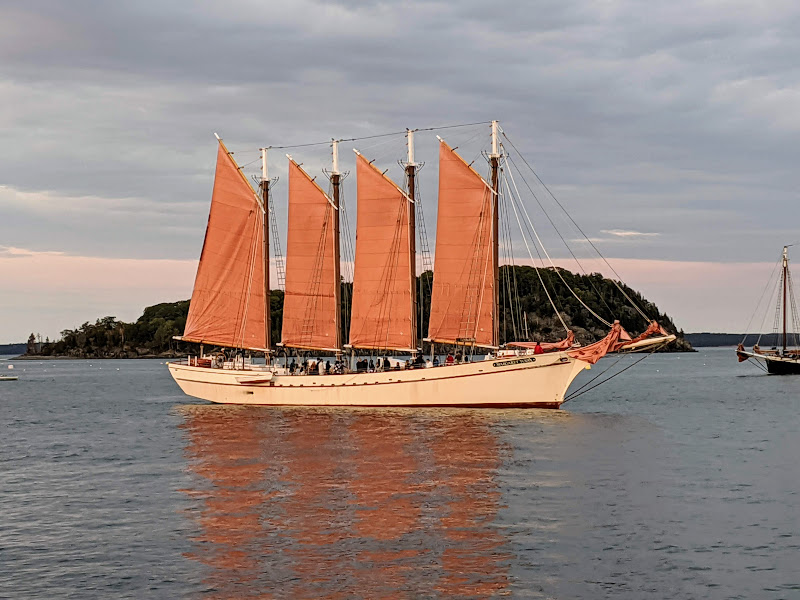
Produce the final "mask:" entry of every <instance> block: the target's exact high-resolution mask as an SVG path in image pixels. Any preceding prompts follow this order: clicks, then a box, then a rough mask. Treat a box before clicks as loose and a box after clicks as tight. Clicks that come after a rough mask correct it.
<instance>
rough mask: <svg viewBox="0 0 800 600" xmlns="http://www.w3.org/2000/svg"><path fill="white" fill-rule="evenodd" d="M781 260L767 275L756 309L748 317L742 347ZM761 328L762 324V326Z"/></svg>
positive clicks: (779, 260)
mask: <svg viewBox="0 0 800 600" xmlns="http://www.w3.org/2000/svg"><path fill="white" fill-rule="evenodd" d="M781 260H782V259H778V260H777V261H776V262H775V266H774V267H772V272H771V273H770V274H769V279H768V280H767V285H765V286H764V289H763V290H762V291H761V296H760V297H759V299H758V304H756V308H755V310H754V311H753V314H752V315H750V320H749V321H748V322H747V326H746V327H745V328H744V337H743V338H742V345H744V343H745V341H746V340H747V335H748V330H749V329H750V325H751V324H752V323H753V319H754V318H755V316H756V313H757V312H758V309H759V308H760V307H761V301H762V300H764V294H766V293H767V290H768V289H769V288H770V287H771V286H770V283H771V282H772V278H773V277H775V271H776V270H777V269H778V265H780V264H781ZM762 327H763V324H762Z"/></svg>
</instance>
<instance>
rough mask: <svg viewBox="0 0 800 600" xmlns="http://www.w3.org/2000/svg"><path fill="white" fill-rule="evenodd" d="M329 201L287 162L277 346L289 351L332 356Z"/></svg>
mask: <svg viewBox="0 0 800 600" xmlns="http://www.w3.org/2000/svg"><path fill="white" fill-rule="evenodd" d="M335 213H336V210H335V209H334V207H333V204H332V202H331V200H330V199H329V198H328V196H327V195H326V194H325V192H323V191H322V189H321V188H320V187H319V186H318V185H317V184H316V183H314V181H313V180H312V179H311V178H310V177H309V176H308V174H307V173H306V172H305V171H303V169H301V168H300V166H299V165H298V164H297V163H296V162H294V161H293V160H291V159H290V160H289V233H288V237H287V241H286V288H285V295H284V299H283V329H282V333H281V342H282V344H283V345H284V346H290V347H292V348H306V349H309V350H337V349H338V345H339V338H338V336H337V335H336V333H337V332H336V327H337V323H338V319H337V318H336V317H337V315H336V310H337V309H336V300H335V289H336V288H335V286H336V285H338V282H337V281H335V277H334V261H335V260H336V257H335V256H334V251H335V250H334V218H336V215H335Z"/></svg>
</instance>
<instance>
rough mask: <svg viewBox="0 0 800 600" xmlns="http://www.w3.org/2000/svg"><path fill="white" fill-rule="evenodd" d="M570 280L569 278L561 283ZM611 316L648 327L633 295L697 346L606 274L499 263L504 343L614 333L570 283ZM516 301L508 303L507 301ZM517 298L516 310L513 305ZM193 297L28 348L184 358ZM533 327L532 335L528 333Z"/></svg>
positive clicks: (278, 312) (278, 317)
mask: <svg viewBox="0 0 800 600" xmlns="http://www.w3.org/2000/svg"><path fill="white" fill-rule="evenodd" d="M540 277H541V279H542V280H544V282H545V285H547V289H548V291H549V292H550V295H551V297H552V298H553V301H554V303H555V305H556V307H557V308H558V311H559V315H560V317H561V319H559V317H558V316H557V315H555V314H554V312H553V308H552V306H551V305H550V302H549V300H548V299H547V295H546V294H545V292H544V289H543V288H542V284H541V281H540ZM562 278H563V281H562ZM431 280H432V273H431V272H430V271H426V272H424V273H422V274H421V275H420V277H419V278H418V285H417V301H418V305H419V306H421V307H422V315H421V319H420V323H419V330H420V331H421V332H425V331H427V328H428V316H429V313H430V290H431ZM567 286H569V288H571V289H572V291H574V292H575V294H576V295H577V296H578V297H579V298H580V299H581V300H583V302H584V303H586V304H587V305H588V306H591V307H592V309H593V310H595V311H596V312H597V313H598V314H599V315H600V316H602V317H603V318H604V319H606V320H609V321H610V320H612V319H615V318H616V319H619V320H620V323H621V324H622V326H623V327H624V328H625V329H626V330H627V331H628V332H629V333H631V334H634V335H635V334H637V333H640V332H641V331H643V330H644V329H645V328H646V327H647V325H648V323H647V322H646V321H645V320H644V318H642V317H641V315H639V314H638V312H637V311H636V310H635V309H634V308H632V307H631V306H630V303H629V302H628V300H627V298H626V297H625V296H626V295H627V296H628V297H629V298H631V299H633V300H634V301H635V302H636V304H637V305H638V306H640V307H641V308H642V309H643V310H644V311H645V313H647V314H648V316H649V317H650V318H653V319H656V320H657V321H658V322H659V323H660V324H661V325H662V326H664V327H665V328H666V329H667V330H669V331H671V332H675V333H677V335H678V340H677V342H676V343H674V344H672V345H671V346H670V347H669V349H671V350H677V351H681V350H684V351H686V350H688V351H691V350H692V347H691V345H690V344H689V343H688V342H686V340H684V339H683V331H682V330H680V331H676V330H677V328H676V327H675V324H674V323H673V322H672V319H671V318H670V317H669V316H668V315H666V314H665V313H662V312H661V311H660V310H659V309H658V307H657V306H656V305H655V304H653V303H652V302H649V301H648V300H647V299H645V298H644V297H643V296H642V295H641V294H639V293H638V292H636V291H634V290H632V289H631V288H629V287H627V286H626V285H624V284H621V283H619V282H615V281H612V280H610V279H606V278H604V277H603V276H602V275H600V274H599V273H592V274H590V275H577V274H575V273H571V272H570V271H567V270H565V269H558V272H556V270H555V269H539V273H538V274H537V272H536V270H535V269H533V268H532V267H526V266H503V267H501V268H500V306H501V307H502V308H501V309H500V314H499V315H498V317H499V328H500V342H501V343H505V342H509V341H524V340H538V341H548V342H552V341H557V340H559V339H562V338H563V337H564V336H565V332H564V328H563V326H562V325H561V320H563V321H564V323H566V325H567V327H569V328H570V329H571V330H572V331H573V332H574V333H575V338H576V340H577V341H579V342H581V343H582V344H589V343H591V342H593V341H596V340H598V339H600V338H602V337H603V336H605V335H606V333H608V328H607V327H606V326H605V325H604V324H602V323H601V322H599V321H598V319H597V318H596V317H594V316H593V315H592V314H591V313H590V312H589V311H588V310H587V309H586V308H584V307H583V305H582V304H581V302H580V301H579V300H578V299H577V298H575V296H574V295H573V294H572V292H571V291H570V289H569V288H568V287H567ZM271 294H272V295H271V297H270V313H271V316H272V328H271V329H272V330H271V339H272V344H273V346H274V344H275V343H276V342H279V341H280V339H281V324H282V316H283V292H282V291H280V290H273V291H272V293H271ZM351 297H352V283H349V282H344V281H343V282H342V298H343V302H342V319H341V322H342V333H343V339H345V340H346V339H347V333H348V331H347V329H348V324H349V311H350V301H349V299H350V298H351ZM509 298H513V299H514V302H513V303H509V302H508V299H509ZM509 304H513V306H514V308H513V309H512V308H510V307H509ZM188 313H189V301H188V300H182V301H179V302H164V303H161V304H156V305H154V306H148V307H147V308H145V310H144V312H143V314H142V316H141V317H139V318H138V319H137V320H136V321H135V322H134V323H125V322H123V321H118V320H117V319H116V317H111V316H109V317H103V318H101V319H98V320H97V321H96V322H95V323H89V322H86V323H84V324H83V325H81V326H80V327H78V328H77V329H74V330H71V329H65V330H64V331H62V332H61V339H60V340H58V341H54V342H50V343H45V344H41V345H39V346H40V347H39V348H37V344H36V337H35V336H34V335H33V334H31V337H30V338H29V339H28V354H39V355H43V356H72V357H76V358H95V357H96V358H135V357H140V356H165V357H167V356H178V355H182V354H185V353H188V352H190V351H194V352H196V346H195V345H192V344H187V343H184V342H179V341H176V340H175V339H174V336H176V335H180V334H181V333H183V330H184V328H185V326H186V317H187V315H188ZM526 333H527V335H526Z"/></svg>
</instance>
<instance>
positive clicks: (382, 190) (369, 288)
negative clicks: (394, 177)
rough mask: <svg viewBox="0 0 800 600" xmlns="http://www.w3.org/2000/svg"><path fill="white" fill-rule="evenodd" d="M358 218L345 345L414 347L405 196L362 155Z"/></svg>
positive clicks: (408, 202)
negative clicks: (351, 294)
mask: <svg viewBox="0 0 800 600" xmlns="http://www.w3.org/2000/svg"><path fill="white" fill-rule="evenodd" d="M356 174H357V177H358V222H357V229H356V257H355V267H354V269H355V270H354V273H353V312H352V317H351V319H350V345H351V346H353V347H355V348H371V349H380V350H384V349H392V350H411V349H415V348H416V347H417V340H416V337H417V336H416V332H415V331H414V330H413V329H414V326H413V311H414V309H413V307H412V302H411V300H412V297H411V294H412V293H413V290H414V283H415V277H416V272H415V270H414V269H415V266H416V265H415V262H414V261H413V260H412V257H411V242H410V239H409V220H410V218H411V211H413V210H414V205H413V203H412V201H411V199H410V198H409V197H408V196H407V195H406V194H405V192H403V190H401V189H400V188H399V187H397V186H396V185H395V184H394V183H393V182H392V181H391V180H390V179H389V178H388V177H385V176H384V175H383V173H381V172H380V171H379V170H378V169H376V168H375V167H374V166H373V165H372V164H371V163H370V162H369V161H367V160H366V159H365V158H364V157H363V156H361V155H360V154H358V156H357V158H356Z"/></svg>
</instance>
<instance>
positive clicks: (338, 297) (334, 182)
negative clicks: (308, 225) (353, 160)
mask: <svg viewBox="0 0 800 600" xmlns="http://www.w3.org/2000/svg"><path fill="white" fill-rule="evenodd" d="M331 155H332V159H333V168H332V169H331V188H332V190H333V198H331V199H332V200H333V281H334V283H333V305H334V311H335V314H334V323H335V328H336V338H335V339H334V348H336V358H337V359H338V358H340V357H341V353H342V323H341V321H342V276H341V264H340V256H341V248H340V242H339V206H340V204H339V188H340V186H341V181H342V175H341V173H340V172H339V140H331Z"/></svg>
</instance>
